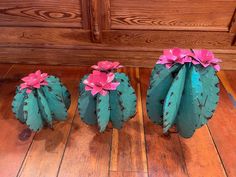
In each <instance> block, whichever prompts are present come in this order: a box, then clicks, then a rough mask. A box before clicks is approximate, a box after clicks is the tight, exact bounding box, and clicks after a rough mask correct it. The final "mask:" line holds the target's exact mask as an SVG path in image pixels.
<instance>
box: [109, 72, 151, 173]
mask: <svg viewBox="0 0 236 177" xmlns="http://www.w3.org/2000/svg"><path fill="white" fill-rule="evenodd" d="M122 72H124V73H126V74H127V75H128V77H129V78H130V81H131V85H132V86H133V87H134V89H135V91H136V95H137V113H136V115H135V117H133V118H132V119H131V120H129V121H128V122H125V123H124V126H123V128H122V129H121V130H116V129H114V130H113V134H112V150H111V161H110V171H112V172H114V171H115V172H119V173H123V172H130V171H132V172H141V173H142V174H146V173H147V159H146V148H145V139H144V127H143V113H142V102H141V97H140V96H141V93H140V84H139V69H138V68H136V69H135V68H127V69H123V70H122ZM114 174H116V173H114ZM111 176H112V175H111ZM114 176H116V175H114Z"/></svg>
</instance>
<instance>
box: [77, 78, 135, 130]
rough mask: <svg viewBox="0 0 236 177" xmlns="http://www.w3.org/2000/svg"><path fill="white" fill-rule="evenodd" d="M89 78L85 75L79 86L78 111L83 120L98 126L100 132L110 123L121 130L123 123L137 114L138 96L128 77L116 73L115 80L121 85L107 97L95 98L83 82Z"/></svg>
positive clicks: (98, 96) (97, 96) (96, 96)
mask: <svg viewBox="0 0 236 177" xmlns="http://www.w3.org/2000/svg"><path fill="white" fill-rule="evenodd" d="M87 77H88V75H85V76H84V77H83V78H82V79H81V82H80V85H79V92H80V97H79V100H78V109H79V112H80V117H81V119H82V120H83V121H84V122H85V123H87V124H90V125H94V124H98V126H99V129H100V132H103V131H104V130H105V129H106V127H107V124H108V123H109V121H111V123H112V125H113V127H114V128H117V129H120V128H121V127H122V126H123V122H124V121H127V120H129V119H130V118H131V117H133V116H134V115H135V113H136V95H135V92H134V89H133V88H132V86H131V85H130V82H129V79H128V77H127V76H126V75H125V74H124V73H115V79H114V80H115V81H117V82H120V84H119V86H118V87H117V89H116V90H111V91H109V92H108V94H106V95H105V96H103V95H100V94H97V95H94V96H93V95H92V94H91V92H90V91H86V90H85V85H84V83H83V81H84V80H85V79H87Z"/></svg>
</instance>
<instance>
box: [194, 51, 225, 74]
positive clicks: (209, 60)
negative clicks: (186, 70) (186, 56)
mask: <svg viewBox="0 0 236 177" xmlns="http://www.w3.org/2000/svg"><path fill="white" fill-rule="evenodd" d="M193 52H194V56H193V58H194V59H195V60H194V59H193V61H192V62H193V64H195V65H196V64H199V63H200V64H201V65H202V66H203V67H205V68H206V67H208V66H213V68H214V69H215V70H216V71H219V70H220V65H219V64H218V63H219V62H221V60H220V59H218V58H215V56H214V54H213V52H211V51H209V50H206V49H202V50H193Z"/></svg>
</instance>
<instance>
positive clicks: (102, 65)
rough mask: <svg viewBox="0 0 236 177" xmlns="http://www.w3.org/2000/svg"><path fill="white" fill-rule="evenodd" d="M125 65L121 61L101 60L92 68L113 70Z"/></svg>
mask: <svg viewBox="0 0 236 177" xmlns="http://www.w3.org/2000/svg"><path fill="white" fill-rule="evenodd" d="M121 67H123V66H122V65H120V63H119V62H110V61H99V62H98V63H97V65H93V66H92V68H93V69H96V70H99V71H111V70H115V69H118V68H121Z"/></svg>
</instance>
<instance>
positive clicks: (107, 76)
mask: <svg viewBox="0 0 236 177" xmlns="http://www.w3.org/2000/svg"><path fill="white" fill-rule="evenodd" d="M114 78H115V74H114V73H105V72H100V71H97V70H94V71H93V73H92V74H90V75H89V76H88V78H87V79H85V80H84V82H83V83H84V84H85V85H86V86H85V90H86V91H91V93H92V95H93V96H94V95H96V94H97V93H100V94H101V95H103V96H105V95H107V93H108V91H109V90H116V88H117V86H118V85H119V84H120V83H119V82H112V81H113V80H114Z"/></svg>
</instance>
